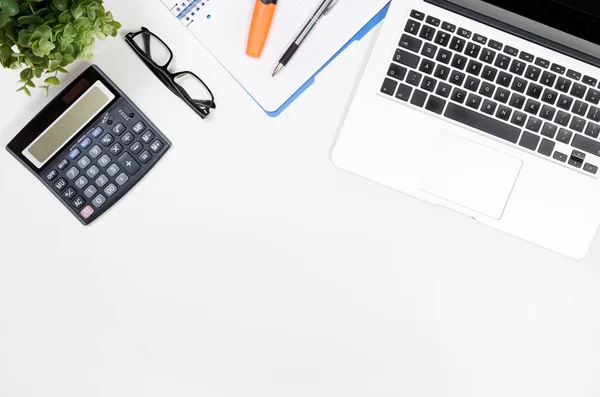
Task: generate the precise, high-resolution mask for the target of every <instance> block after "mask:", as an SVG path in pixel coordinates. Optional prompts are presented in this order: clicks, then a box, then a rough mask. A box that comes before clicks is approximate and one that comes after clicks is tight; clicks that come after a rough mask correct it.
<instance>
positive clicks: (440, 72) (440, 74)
mask: <svg viewBox="0 0 600 397" xmlns="http://www.w3.org/2000/svg"><path fill="white" fill-rule="evenodd" d="M449 74H450V68H449V67H447V66H444V65H437V67H436V68H435V72H433V75H434V76H435V77H437V78H438V79H442V80H446V79H447V78H448V75H449Z"/></svg>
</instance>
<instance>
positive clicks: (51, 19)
mask: <svg viewBox="0 0 600 397" xmlns="http://www.w3.org/2000/svg"><path fill="white" fill-rule="evenodd" d="M102 3H103V1H102V0H0V64H1V65H2V66H3V67H4V68H10V69H13V70H21V74H20V77H21V79H20V80H19V85H20V87H19V89H18V90H17V91H23V92H24V93H25V94H27V95H29V96H31V91H30V88H32V87H35V86H36V84H35V83H34V81H33V80H34V78H37V79H40V78H43V83H40V84H41V85H40V88H42V89H44V90H45V91H46V95H48V89H49V87H50V86H59V85H60V80H59V78H58V73H59V72H61V73H67V70H66V69H65V67H66V66H67V65H69V64H71V63H73V62H74V61H75V60H78V59H87V60H89V59H92V58H93V54H92V50H93V48H94V43H95V40H96V39H101V40H102V39H104V38H106V37H107V36H113V37H114V36H116V35H117V31H118V29H119V28H120V27H121V24H120V23H119V22H117V21H115V20H114V19H113V16H112V14H111V13H110V12H107V11H106V10H105V9H104V7H103V5H102ZM43 75H46V76H44V77H42V76H43Z"/></svg>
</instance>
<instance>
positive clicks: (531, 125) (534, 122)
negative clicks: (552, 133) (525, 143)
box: [525, 116, 542, 132]
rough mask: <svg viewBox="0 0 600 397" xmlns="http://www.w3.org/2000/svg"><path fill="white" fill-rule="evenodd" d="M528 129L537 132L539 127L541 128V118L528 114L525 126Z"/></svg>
mask: <svg viewBox="0 0 600 397" xmlns="http://www.w3.org/2000/svg"><path fill="white" fill-rule="evenodd" d="M525 128H527V129H528V130H530V131H533V132H539V131H540V128H542V120H540V119H538V118H537V117H533V116H530V117H529V120H527V125H526V126H525Z"/></svg>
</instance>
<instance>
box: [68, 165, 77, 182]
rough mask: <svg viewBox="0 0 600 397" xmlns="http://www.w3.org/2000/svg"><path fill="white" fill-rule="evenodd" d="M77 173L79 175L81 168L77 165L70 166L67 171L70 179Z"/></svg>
mask: <svg viewBox="0 0 600 397" xmlns="http://www.w3.org/2000/svg"><path fill="white" fill-rule="evenodd" d="M77 175H79V169H78V168H77V167H71V168H69V171H67V178H69V179H70V180H73V179H75V178H76V177H77Z"/></svg>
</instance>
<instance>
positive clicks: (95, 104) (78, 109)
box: [23, 81, 115, 168]
mask: <svg viewBox="0 0 600 397" xmlns="http://www.w3.org/2000/svg"><path fill="white" fill-rule="evenodd" d="M114 98H115V95H114V94H113V93H112V92H111V91H110V90H109V89H108V88H106V86H105V85H104V84H102V82H101V81H97V82H96V83H95V84H94V85H92V86H91V87H90V88H89V89H88V90H87V91H86V92H85V93H83V94H82V95H81V96H80V97H79V98H78V99H77V100H76V101H75V102H74V103H73V104H72V105H71V106H70V107H69V108H68V109H67V110H66V111H65V112H64V113H62V114H61V115H60V117H58V118H57V119H56V120H55V121H54V122H53V123H52V124H50V126H49V127H48V128H47V129H46V130H45V131H44V132H42V133H41V134H40V135H39V136H38V137H37V138H36V139H35V140H34V141H33V142H32V143H31V144H30V145H29V146H28V147H27V148H26V149H25V150H24V151H23V155H24V156H25V157H26V158H27V159H28V160H29V161H31V162H32V163H33V164H34V165H35V166H36V167H38V168H41V167H42V166H43V165H44V164H45V163H46V162H47V161H48V160H49V159H50V158H52V156H54V155H55V154H56V153H57V152H58V151H59V150H61V149H62V148H63V146H64V145H65V144H66V143H67V142H69V141H70V140H71V138H73V136H75V134H77V133H78V132H79V131H81V129H82V128H83V127H85V126H86V125H87V124H88V123H89V122H90V121H91V120H92V119H94V118H95V117H96V116H97V115H98V114H99V113H100V112H101V111H102V110H103V109H104V108H105V107H106V106H107V105H108V104H109V103H110V102H111V101H112V100H113V99H114Z"/></svg>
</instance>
